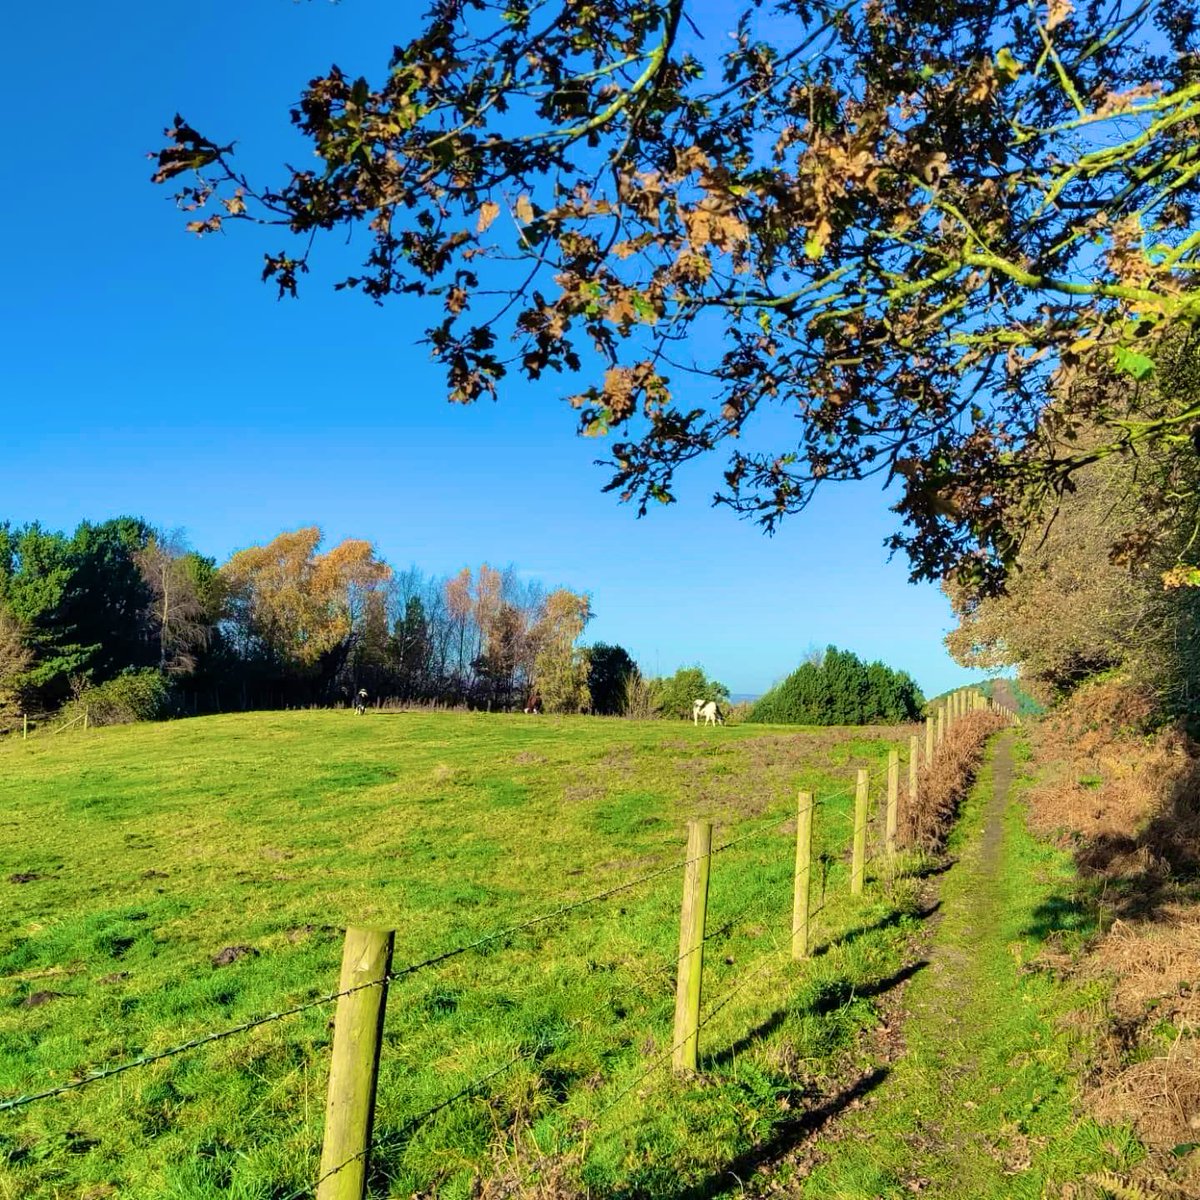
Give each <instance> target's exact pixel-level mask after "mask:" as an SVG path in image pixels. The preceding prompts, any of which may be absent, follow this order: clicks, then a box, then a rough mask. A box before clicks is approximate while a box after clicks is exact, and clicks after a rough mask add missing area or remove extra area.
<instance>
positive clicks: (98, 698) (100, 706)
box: [63, 668, 171, 725]
mask: <svg viewBox="0 0 1200 1200" xmlns="http://www.w3.org/2000/svg"><path fill="white" fill-rule="evenodd" d="M170 702H171V683H170V681H169V680H168V679H167V677H166V676H165V675H163V674H162V672H161V671H155V670H153V669H151V668H145V669H143V670H140V671H135V670H128V671H124V672H123V673H122V674H120V675H118V676H117V677H116V678H115V679H110V680H108V682H107V683H101V684H97V685H96V686H95V687H88V688H85V689H84V690H83V691H82V692H80V693H79V695H78V696H77V697H76V698H75V699H74V700H72V701H71V702H70V703H69V704H68V705H67V706H66V708H64V709H63V715H64V716H65V717H67V718H68V719H73V718H75V717H81V716H83V714H84V711H85V710H86V711H87V715H88V723H89V724H91V725H129V724H131V723H133V722H135V721H155V720H158V719H159V718H160V717H164V716H166V715H167V712H168V710H169V708H170Z"/></svg>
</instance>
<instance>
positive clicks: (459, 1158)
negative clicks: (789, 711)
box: [0, 712, 918, 1200]
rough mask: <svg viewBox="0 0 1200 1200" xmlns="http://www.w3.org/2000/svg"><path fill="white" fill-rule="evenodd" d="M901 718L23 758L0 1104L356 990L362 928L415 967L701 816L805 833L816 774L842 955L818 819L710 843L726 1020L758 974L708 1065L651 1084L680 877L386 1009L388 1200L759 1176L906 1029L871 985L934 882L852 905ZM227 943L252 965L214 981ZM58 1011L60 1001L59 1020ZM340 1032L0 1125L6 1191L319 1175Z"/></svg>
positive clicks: (176, 1069)
mask: <svg viewBox="0 0 1200 1200" xmlns="http://www.w3.org/2000/svg"><path fill="white" fill-rule="evenodd" d="M905 732H906V731H901V730H891V731H871V730H860V731H848V730H819V731H801V732H796V731H791V730H788V731H784V730H779V729H771V728H769V727H767V728H764V727H737V728H726V729H719V730H711V729H709V730H705V729H703V728H701V729H695V728H693V727H692V726H691V725H690V724H668V723H658V722H647V723H630V722H622V721H615V720H612V721H605V720H594V719H593V720H589V719H583V718H580V719H550V718H519V717H518V718H512V717H499V716H487V715H482V714H479V715H467V714H432V715H417V714H395V715H382V714H380V715H375V714H372V715H370V716H368V717H366V718H362V719H358V718H354V717H352V716H350V715H348V714H343V713H329V712H311V713H277V714H265V715H254V716H228V717H211V718H204V719H198V720H190V721H183V722H176V723H171V724H162V725H149V726H139V727H126V728H113V729H104V730H95V731H91V732H90V733H87V734H83V733H80V734H79V735H77V736H72V734H71V733H67V734H64V735H63V736H62V737H60V738H54V737H51V736H40V737H37V738H32V739H30V741H29V742H28V743H24V744H23V743H21V742H19V741H12V740H10V741H9V742H7V743H6V744H5V745H4V746H3V747H0V822H2V823H3V826H4V832H5V836H4V837H3V839H2V848H0V889H2V891H0V894H2V895H3V897H4V900H5V904H4V907H3V917H2V919H0V920H2V925H0V975H2V979H0V1097H9V1096H12V1095H16V1094H19V1093H23V1092H26V1091H31V1090H37V1089H40V1088H42V1087H47V1086H53V1085H55V1084H58V1083H62V1082H65V1081H67V1080H69V1079H71V1078H73V1077H75V1076H76V1075H77V1074H78V1073H80V1072H82V1071H83V1070H85V1069H88V1068H93V1067H103V1066H105V1065H106V1064H112V1063H117V1062H120V1061H124V1060H125V1059H127V1058H129V1057H132V1056H136V1055H139V1054H142V1053H147V1052H153V1051H156V1050H159V1049H162V1048H164V1047H167V1046H170V1045H172V1044H174V1043H176V1042H179V1041H183V1040H185V1039H188V1038H190V1037H193V1036H195V1035H197V1034H202V1033H205V1032H208V1031H210V1030H214V1029H219V1028H222V1027H223V1026H225V1025H230V1024H234V1023H237V1022H239V1021H242V1020H246V1019H248V1018H251V1017H254V1016H256V1015H258V1014H261V1013H265V1012H269V1011H272V1010H275V1009H278V1008H281V1007H284V1006H287V1005H290V1004H296V1003H300V1002H302V1001H304V1000H305V999H308V998H311V997H315V996H318V995H320V994H323V993H326V992H329V991H332V990H334V989H335V987H336V982H337V974H338V962H339V956H340V950H341V933H340V929H341V928H342V927H343V926H345V925H346V924H347V923H354V924H373V925H380V926H384V927H387V928H394V929H395V930H396V954H395V962H396V965H397V966H403V965H404V964H406V963H410V962H414V961H418V960H421V959H424V958H425V957H427V956H429V955H430V954H433V953H437V952H439V951H441V950H444V949H447V948H450V947H453V946H455V945H458V944H461V943H462V942H464V941H469V940H472V939H474V938H477V937H479V936H481V935H483V934H486V933H488V932H490V931H492V930H495V929H497V928H501V927H505V926H508V925H511V924H518V923H520V922H521V921H523V920H526V919H528V918H529V917H530V916H533V915H535V914H538V913H541V912H544V911H546V910H548V909H552V908H554V907H556V906H557V905H559V904H561V903H563V902H567V901H570V900H572V899H576V898H580V897H584V896H587V895H590V894H592V893H594V892H599V891H602V890H604V889H606V888H608V887H611V886H613V885H615V884H617V883H620V882H621V881H623V880H625V879H628V878H632V877H634V876H637V875H640V874H643V873H646V872H649V871H653V870H654V869H656V868H657V867H659V866H663V865H666V864H670V863H672V862H675V861H677V860H679V859H680V858H681V857H682V855H683V850H684V844H685V828H684V827H685V823H686V820H687V819H688V818H689V817H696V816H698V817H707V818H710V819H712V820H713V821H714V822H715V823H716V825H717V830H716V836H715V841H716V842H717V843H719V842H721V841H723V840H725V838H726V837H730V836H735V835H737V834H739V833H742V832H745V831H746V830H748V829H754V828H756V827H757V826H758V825H762V826H763V827H764V828H766V827H767V826H769V825H770V824H771V823H772V821H773V820H775V819H777V820H778V821H783V820H784V819H785V818H787V817H788V816H789V815H790V814H791V812H792V811H793V808H794V804H795V793H796V790H797V789H798V788H801V787H804V788H810V789H813V790H816V791H817V792H818V793H819V794H824V795H832V794H833V793H840V794H839V795H837V796H836V797H835V798H834V799H832V800H831V801H830V802H829V803H828V804H826V805H825V806H823V807H822V808H821V809H820V810H819V811H818V814H817V821H816V829H815V853H817V854H819V855H820V856H821V857H820V858H819V859H818V861H817V864H816V868H815V884H814V905H822V904H824V908H823V911H821V913H820V915H819V916H818V917H817V920H816V926H815V930H814V939H815V941H817V942H820V943H823V944H825V945H826V946H827V952H826V953H823V954H821V955H820V956H819V957H816V958H814V959H813V960H812V961H811V962H810V963H808V964H805V965H803V966H800V967H797V966H794V965H793V964H791V963H790V961H789V959H788V957H787V949H788V934H789V926H790V916H791V914H790V907H791V890H792V877H791V874H792V861H791V860H792V831H791V828H790V827H788V826H783V827H780V828H777V829H775V830H774V831H771V832H767V833H764V835H763V836H762V837H756V838H752V839H749V840H747V841H745V842H743V843H740V844H739V845H738V846H736V847H734V848H733V849H731V850H729V851H727V852H726V853H724V854H722V855H719V856H718V857H717V858H715V859H714V863H713V870H712V888H711V899H710V910H709V912H710V915H709V924H708V929H709V931H710V933H711V934H713V935H714V936H713V937H712V940H711V942H710V943H709V947H708V951H707V960H706V973H705V1006H706V1009H707V1008H708V1006H709V1005H710V1004H711V1003H715V1002H719V1001H720V1000H721V999H722V998H723V997H725V996H727V995H729V994H730V993H731V991H732V989H735V988H738V987H740V988H741V990H740V991H739V992H738V993H737V995H736V996H735V997H734V999H733V1000H732V1002H730V1003H728V1004H727V1005H725V1006H724V1007H723V1008H721V1009H720V1011H719V1012H718V1013H717V1014H716V1016H715V1017H714V1018H713V1019H712V1020H711V1022H710V1023H709V1024H708V1025H707V1026H706V1027H705V1029H704V1030H703V1031H702V1056H703V1062H702V1071H701V1074H700V1075H699V1076H698V1077H697V1078H696V1079H694V1080H688V1081H681V1082H676V1081H673V1080H672V1079H671V1077H670V1074H669V1072H668V1071H666V1070H658V1071H656V1072H654V1073H652V1074H651V1075H649V1076H648V1077H647V1078H645V1079H644V1080H643V1079H641V1077H642V1076H643V1075H644V1074H645V1073H646V1072H647V1070H648V1069H649V1068H650V1067H651V1066H652V1065H653V1064H654V1063H655V1062H656V1061H657V1060H658V1059H660V1058H661V1056H662V1055H663V1053H664V1051H668V1050H669V1049H670V1035H671V1018H672V1009H673V986H674V984H673V978H674V977H673V960H674V957H675V954H676V951H677V940H678V924H677V922H678V900H679V886H680V873H679V872H677V871H672V872H670V873H668V874H665V875H663V876H662V877H661V878H658V879H656V880H653V881H651V882H649V883H647V884H645V885H642V886H641V887H638V888H636V889H633V890H631V891H629V892H623V893H621V894H619V895H618V896H615V897H613V898H612V899H611V900H608V901H605V902H603V903H601V904H598V905H595V906H590V907H587V908H584V909H581V910H578V911H576V912H572V913H570V914H567V915H565V916H563V917H561V918H557V919H555V920H554V921H551V922H547V923H545V924H541V925H538V926H536V927H534V928H533V929H531V930H529V931H526V932H521V933H516V934H513V935H511V936H510V937H507V938H505V939H502V940H501V941H499V942H494V943H490V944H488V945H487V946H485V947H481V948H480V949H479V950H478V951H472V952H470V953H468V954H466V955H463V956H461V957H458V958H456V959H453V960H451V961H450V962H447V963H445V964H442V965H440V966H438V967H436V968H432V969H430V970H427V971H422V972H418V973H416V974H414V975H412V976H410V977H408V978H406V979H404V980H401V981H399V982H397V983H396V984H394V985H393V987H392V990H391V994H390V996H389V1000H388V1018H387V1032H386V1036H385V1045H384V1050H383V1056H382V1066H381V1078H380V1091H379V1103H378V1114H377V1133H378V1134H379V1135H380V1137H381V1138H382V1139H383V1140H384V1142H385V1148H384V1149H383V1150H381V1152H380V1153H379V1154H377V1156H376V1163H375V1171H374V1175H375V1179H374V1185H373V1186H374V1187H375V1189H376V1191H377V1192H378V1194H380V1195H387V1194H391V1195H395V1196H410V1195H412V1194H414V1193H417V1192H420V1193H425V1194H433V1193H436V1194H438V1195H440V1196H448V1197H455V1196H461V1197H466V1196H468V1195H470V1194H472V1189H473V1188H475V1187H476V1186H477V1183H478V1181H479V1180H480V1179H481V1178H482V1179H486V1178H491V1177H495V1176H497V1175H500V1176H511V1177H512V1178H513V1179H515V1180H520V1179H526V1178H528V1177H530V1176H531V1175H534V1174H537V1173H542V1174H547V1173H555V1172H558V1173H561V1174H562V1176H563V1177H564V1178H565V1179H569V1180H570V1181H572V1186H587V1187H591V1188H592V1189H594V1190H597V1191H603V1192H605V1193H609V1194H613V1195H625V1196H630V1197H632V1196H635V1195H648V1194H655V1195H679V1196H683V1195H685V1194H686V1195H689V1196H693V1195H701V1194H705V1193H715V1192H717V1191H720V1190H723V1189H724V1188H726V1187H729V1186H733V1182H734V1181H733V1179H732V1177H731V1176H730V1174H729V1172H730V1170H731V1169H732V1168H733V1167H734V1166H735V1165H736V1163H737V1161H738V1158H739V1156H740V1155H744V1154H746V1153H747V1152H748V1151H750V1150H751V1149H752V1148H753V1147H754V1146H755V1145H756V1144H757V1143H759V1142H760V1141H761V1140H762V1139H763V1138H764V1137H766V1136H768V1134H769V1132H770V1130H771V1129H772V1127H773V1126H774V1125H775V1124H776V1123H777V1122H779V1121H782V1120H785V1119H786V1117H787V1114H788V1112H789V1111H791V1110H793V1109H794V1108H795V1106H796V1105H797V1104H799V1103H801V1102H802V1096H803V1093H804V1089H805V1087H806V1086H807V1082H808V1081H809V1080H811V1079H812V1078H814V1077H816V1076H819V1075H821V1074H822V1072H825V1071H827V1070H830V1069H832V1068H833V1066H834V1065H835V1064H836V1062H837V1061H838V1060H839V1058H840V1057H841V1056H844V1055H846V1054H848V1053H852V1052H853V1047H854V1045H855V1040H856V1037H857V1035H858V1033H859V1031H860V1030H861V1029H862V1028H864V1027H868V1026H870V1025H872V1024H873V1023H874V1022H876V1021H877V1020H878V1008H877V1004H876V1001H875V1000H873V999H870V998H862V997H858V998H855V988H856V987H858V988H866V985H868V984H870V983H872V982H873V981H876V980H878V979H881V978H885V977H887V976H889V975H890V974H892V973H894V972H895V971H896V970H897V969H898V968H899V967H900V966H901V965H902V962H903V956H904V952H905V944H906V941H907V939H908V937H909V935H910V934H911V932H912V930H913V929H914V928H915V927H916V924H917V918H916V917H915V916H914V915H913V913H914V912H915V910H916V908H917V904H918V900H917V895H916V891H917V889H916V886H915V884H914V883H912V882H911V881H901V882H899V883H896V884H894V885H892V886H890V887H886V888H885V887H884V886H882V885H881V884H876V885H874V886H872V887H871V888H869V889H868V895H867V896H866V897H865V898H864V899H863V900H862V901H861V902H858V903H852V902H851V901H850V900H849V898H848V897H847V896H845V892H846V870H845V863H844V861H843V851H844V850H845V849H846V848H847V847H848V845H849V834H850V805H851V800H850V797H849V794H848V789H849V787H850V785H851V783H852V780H853V773H854V770H855V769H856V768H857V767H859V766H866V767H868V768H870V769H871V770H872V771H873V772H874V771H877V770H878V769H879V768H880V767H881V766H882V765H883V763H884V761H885V758H886V753H887V750H888V749H889V748H890V746H892V745H895V744H897V743H900V742H903V743H904V744H906V742H907V738H906V737H904V736H903V734H904V733H905ZM29 876H36V878H32V879H28V877H29ZM14 877H26V878H27V879H28V881H27V882H20V883H18V882H9V880H10V879H11V878H14ZM855 931H857V932H855ZM847 932H850V933H851V934H852V936H850V937H849V938H846V939H844V940H838V936H837V935H839V934H845V933H847ZM230 946H249V947H250V948H251V950H252V951H253V953H249V954H246V955H244V956H242V957H240V958H238V959H237V961H235V962H233V963H232V964H230V965H226V966H214V965H213V961H212V960H213V958H214V956H215V955H217V954H218V953H219V952H220V951H221V950H222V949H224V948H226V947H230ZM866 990H869V989H866ZM36 993H53V995H51V996H49V997H43V999H44V1002H43V1003H39V1004H35V1005H34V1006H30V998H31V997H34V996H35V994H36ZM830 997H833V998H835V1000H836V1003H834V1002H831V1000H830ZM329 1016H330V1012H329V1010H328V1009H327V1008H318V1009H314V1010H311V1011H309V1012H306V1013H303V1014H301V1015H299V1016H295V1017H291V1018H288V1019H287V1020H285V1021H281V1022H278V1023H274V1024H268V1025H264V1026H261V1027H260V1028H258V1029H255V1030H253V1031H251V1032H248V1033H245V1034H240V1035H238V1036H236V1037H234V1038H231V1039H229V1040H227V1041H222V1042H218V1043H215V1044H213V1045H211V1046H208V1047H205V1048H203V1049H200V1050H196V1051H193V1052H190V1053H188V1054H184V1055H180V1056H179V1057H176V1058H173V1059H171V1060H169V1061H167V1062H163V1063H158V1064H155V1065H153V1066H150V1067H146V1068H143V1069H139V1070H136V1071H132V1072H129V1073H127V1074H124V1075H120V1076H117V1077H114V1078H112V1079H109V1080H104V1081H102V1082H99V1083H96V1084H93V1085H91V1086H89V1087H87V1088H85V1089H82V1090H80V1091H78V1092H74V1093H71V1094H68V1095H65V1096H61V1097H57V1098H55V1099H53V1100H49V1101H45V1102H42V1103H38V1104H34V1105H30V1106H29V1107H27V1108H23V1109H20V1110H18V1111H16V1112H11V1113H0V1196H4V1197H13V1198H16V1197H22V1198H24V1197H52V1196H84V1195H89V1196H91V1197H100V1196H103V1195H107V1194H113V1195H120V1196H122V1197H131V1198H139V1197H146V1198H150V1197H162V1196H171V1197H177V1198H180V1200H182V1198H186V1200H200V1198H201V1197H213V1198H215V1197H218V1196H220V1197H230V1196H233V1197H244V1198H246V1200H267V1198H272V1200H282V1198H283V1197H285V1196H289V1195H291V1194H292V1193H293V1192H296V1191H302V1190H303V1189H305V1188H306V1187H307V1186H308V1185H309V1184H311V1181H312V1179H313V1177H314V1174H315V1169H316V1161H317V1156H318V1154H319V1146H320V1136H321V1126H322V1120H323V1106H324V1086H325V1072H326V1070H327V1063H328V1051H329V1042H330V1029H329V1024H328V1021H329ZM518 1055H519V1056H520V1061H519V1062H518V1063H517V1064H516V1065H515V1066H512V1067H511V1068H509V1069H507V1070H506V1071H504V1072H503V1073H502V1074H500V1075H498V1076H496V1078H495V1079H494V1080H492V1081H489V1083H488V1084H487V1085H486V1086H485V1087H483V1088H481V1089H480V1091H479V1093H478V1094H475V1095H473V1096H471V1097H468V1098H466V1099H464V1100H462V1101H460V1102H458V1103H457V1104H455V1105H453V1106H451V1107H449V1108H447V1109H445V1110H443V1111H442V1112H441V1113H439V1114H437V1115H436V1116H435V1117H433V1118H431V1119H430V1120H429V1121H427V1122H424V1123H422V1124H420V1125H419V1126H418V1127H417V1128H416V1130H415V1132H412V1131H410V1130H409V1128H408V1121H409V1119H410V1118H411V1117H412V1116H413V1115H414V1114H418V1113H420V1112H422V1111H423V1110H425V1109H427V1108H429V1107H432V1106H433V1105H435V1104H437V1103H438V1102H439V1101H441V1100H442V1099H444V1098H445V1097H446V1096H448V1095H452V1094H453V1093H455V1092H456V1091H458V1090H459V1089H460V1088H462V1087H464V1086H465V1085H467V1084H469V1083H470V1082H471V1081H472V1080H473V1079H475V1078H477V1077H479V1076H481V1075H483V1074H486V1073H488V1072H489V1071H492V1070H495V1069H496V1068H497V1067H500V1066H502V1065H504V1064H505V1063H507V1062H508V1061H510V1060H511V1059H512V1058H513V1057H514V1056H518ZM401 1133H402V1134H403V1136H400V1135H401ZM105 1188H111V1189H113V1190H112V1191H111V1192H108V1191H105V1190H104V1189H105ZM689 1188H690V1189H693V1190H691V1191H688V1190H687V1189H689Z"/></svg>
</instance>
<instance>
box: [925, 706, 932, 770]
mask: <svg viewBox="0 0 1200 1200" xmlns="http://www.w3.org/2000/svg"><path fill="white" fill-rule="evenodd" d="M933 734H934V730H933V717H926V718H925V765H926V766H927V767H928V766H929V764H930V763H931V762H933V747H934V740H933Z"/></svg>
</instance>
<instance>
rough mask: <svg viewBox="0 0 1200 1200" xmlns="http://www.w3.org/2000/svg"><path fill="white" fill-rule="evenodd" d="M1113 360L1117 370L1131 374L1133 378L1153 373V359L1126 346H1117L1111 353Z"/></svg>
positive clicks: (1141, 377) (1143, 377)
mask: <svg viewBox="0 0 1200 1200" xmlns="http://www.w3.org/2000/svg"><path fill="white" fill-rule="evenodd" d="M1113 362H1114V363H1115V365H1116V368H1117V370H1118V371H1124V372H1125V374H1126V375H1132V376H1133V377H1134V379H1145V378H1146V376H1147V375H1152V374H1153V373H1154V360H1153V359H1152V358H1147V357H1146V356H1145V355H1144V354H1139V353H1138V352H1137V351H1136V350H1130V349H1128V348H1127V347H1126V346H1118V347H1117V348H1116V351H1115V352H1114V353H1113Z"/></svg>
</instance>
